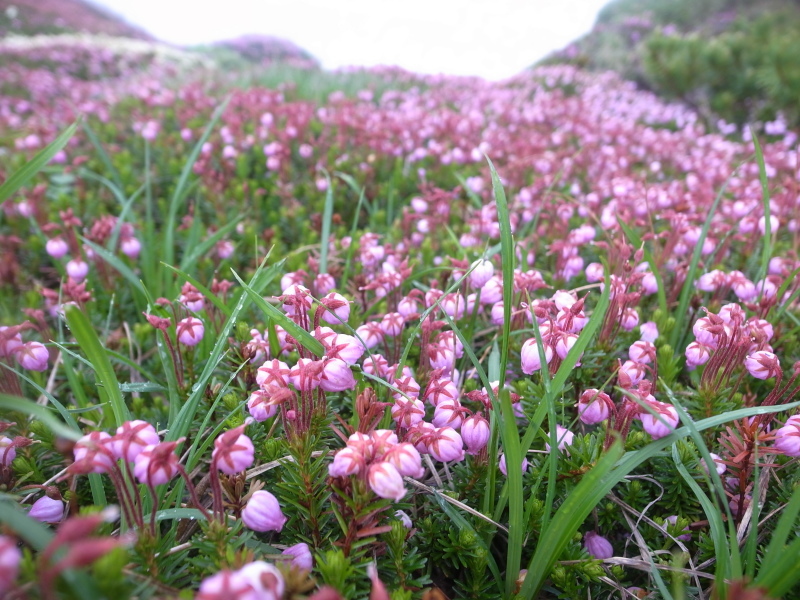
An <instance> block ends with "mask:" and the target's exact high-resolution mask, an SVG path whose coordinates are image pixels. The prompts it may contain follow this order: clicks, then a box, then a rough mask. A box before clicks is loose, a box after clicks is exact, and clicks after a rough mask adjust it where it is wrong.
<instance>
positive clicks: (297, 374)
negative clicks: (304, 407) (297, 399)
mask: <svg viewBox="0 0 800 600" xmlns="http://www.w3.org/2000/svg"><path fill="white" fill-rule="evenodd" d="M322 368H323V363H322V361H321V360H311V359H310V358H301V359H300V360H298V361H297V364H296V365H295V366H294V367H292V369H291V371H290V372H289V381H290V382H291V384H292V385H293V386H294V387H296V388H297V389H298V390H300V391H309V390H315V389H317V388H318V387H319V385H320V382H321V379H322Z"/></svg>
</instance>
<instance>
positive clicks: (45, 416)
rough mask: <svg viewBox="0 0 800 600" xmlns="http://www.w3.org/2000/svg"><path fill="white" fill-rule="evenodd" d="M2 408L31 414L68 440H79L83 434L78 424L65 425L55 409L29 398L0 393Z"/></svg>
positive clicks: (0, 405) (0, 406)
mask: <svg viewBox="0 0 800 600" xmlns="http://www.w3.org/2000/svg"><path fill="white" fill-rule="evenodd" d="M0 408H2V409H3V410H4V411H14V412H21V413H25V414H26V415H30V416H32V417H34V418H36V419H38V420H39V421H41V422H42V423H44V424H45V425H47V426H48V427H49V428H50V429H51V430H52V432H53V433H55V434H56V435H59V436H61V437H63V438H66V439H68V440H79V439H80V438H81V437H82V436H83V433H81V431H80V429H77V426H76V427H69V426H67V425H65V424H64V423H62V422H61V421H59V420H58V419H57V418H56V417H55V415H54V414H53V411H51V410H49V409H47V408H46V407H44V406H41V405H39V404H36V402H33V401H31V400H28V399H27V398H19V397H17V396H9V395H8V394H0Z"/></svg>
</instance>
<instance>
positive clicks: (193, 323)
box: [176, 317, 205, 346]
mask: <svg viewBox="0 0 800 600" xmlns="http://www.w3.org/2000/svg"><path fill="white" fill-rule="evenodd" d="M204 333H205V327H204V326H203V322H202V321H201V320H200V319H198V318H197V317H186V318H185V319H181V320H180V321H178V327H177V333H176V337H177V338H178V341H179V342H180V343H181V344H184V345H186V346H196V345H197V344H199V343H200V342H201V341H202V339H203V334H204Z"/></svg>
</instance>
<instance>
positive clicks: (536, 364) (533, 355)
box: [520, 337, 553, 375]
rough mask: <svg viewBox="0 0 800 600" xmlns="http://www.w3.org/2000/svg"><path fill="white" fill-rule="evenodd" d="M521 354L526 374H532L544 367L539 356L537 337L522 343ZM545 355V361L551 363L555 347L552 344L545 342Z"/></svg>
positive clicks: (523, 370) (523, 369)
mask: <svg viewBox="0 0 800 600" xmlns="http://www.w3.org/2000/svg"><path fill="white" fill-rule="evenodd" d="M520 355H521V358H522V372H523V373H525V374H526V375H532V374H533V373H534V372H536V371H538V370H539V369H541V368H542V362H541V360H540V357H539V346H538V344H537V343H536V338H535V337H533V338H531V339H529V340H528V341H526V342H525V343H524V344H522V350H521V352H520ZM544 356H545V362H546V363H547V364H550V361H551V360H553V348H552V347H551V346H550V344H547V343H545V344H544Z"/></svg>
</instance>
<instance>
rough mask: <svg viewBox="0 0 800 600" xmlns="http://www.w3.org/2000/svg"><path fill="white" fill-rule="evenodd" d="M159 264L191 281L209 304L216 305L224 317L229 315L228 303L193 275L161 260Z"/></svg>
mask: <svg viewBox="0 0 800 600" xmlns="http://www.w3.org/2000/svg"><path fill="white" fill-rule="evenodd" d="M161 264H162V265H163V266H164V267H166V268H167V269H169V270H170V271H172V272H174V273H175V274H176V275H178V276H180V277H182V278H183V279H185V280H186V281H188V282H189V283H191V284H192V285H193V286H194V287H196V288H197V291H199V292H200V293H201V294H203V296H205V297H206V298H207V299H208V301H209V302H211V304H213V305H214V306H216V307H217V308H218V309H219V311H220V312H221V313H222V314H223V315H225V316H226V317H230V316H231V309H230V308H229V307H228V305H227V304H225V303H224V302H223V301H222V300H220V299H219V298H217V295H216V294H213V293H212V292H211V290H210V289H208V288H207V287H206V286H204V285H203V284H202V283H200V282H199V281H197V279H195V278H194V277H192V276H191V275H189V274H188V273H185V272H184V271H182V270H181V269H176V268H175V267H173V266H172V265H168V264H167V263H164V262H162V263H161Z"/></svg>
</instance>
